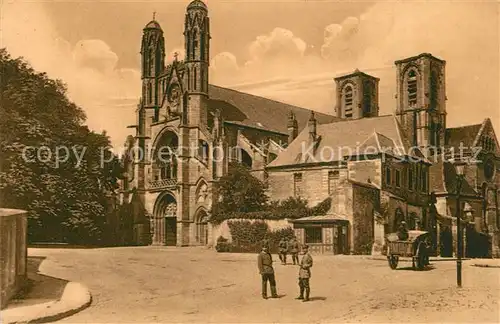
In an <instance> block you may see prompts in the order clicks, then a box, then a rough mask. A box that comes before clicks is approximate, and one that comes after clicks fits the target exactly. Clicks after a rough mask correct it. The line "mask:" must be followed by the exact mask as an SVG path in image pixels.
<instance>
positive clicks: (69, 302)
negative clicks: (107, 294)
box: [0, 282, 92, 324]
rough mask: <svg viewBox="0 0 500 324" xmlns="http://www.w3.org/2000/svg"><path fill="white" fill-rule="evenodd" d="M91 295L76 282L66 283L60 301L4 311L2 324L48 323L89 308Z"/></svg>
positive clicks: (1, 319)
mask: <svg viewBox="0 0 500 324" xmlns="http://www.w3.org/2000/svg"><path fill="white" fill-rule="evenodd" d="M91 303H92V295H91V294H90V292H89V290H88V289H87V287H85V286H84V285H82V284H80V283H78V282H68V283H67V284H66V287H65V288H64V291H63V294H62V296H61V299H59V300H56V301H51V302H47V303H43V304H36V305H31V306H24V307H23V306H22V307H16V308H11V309H6V310H4V311H2V312H1V315H0V321H1V322H2V323H4V324H21V323H49V322H54V321H58V320H60V319H63V318H65V317H68V316H71V315H73V314H75V313H78V312H80V311H82V310H84V309H85V308H87V307H89V306H90V304H91Z"/></svg>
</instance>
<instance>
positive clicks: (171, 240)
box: [165, 217, 177, 246]
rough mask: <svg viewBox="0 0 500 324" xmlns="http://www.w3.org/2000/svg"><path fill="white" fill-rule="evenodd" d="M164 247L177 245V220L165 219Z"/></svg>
mask: <svg viewBox="0 0 500 324" xmlns="http://www.w3.org/2000/svg"><path fill="white" fill-rule="evenodd" d="M165 245H167V246H175V245H177V218H176V217H165Z"/></svg>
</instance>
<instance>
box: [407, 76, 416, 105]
mask: <svg viewBox="0 0 500 324" xmlns="http://www.w3.org/2000/svg"><path fill="white" fill-rule="evenodd" d="M406 83H407V91H408V106H410V107H412V106H416V105H417V90H418V86H417V72H415V70H414V69H411V70H410V71H409V72H408V80H407V81H406Z"/></svg>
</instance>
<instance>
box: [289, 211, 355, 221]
mask: <svg viewBox="0 0 500 324" xmlns="http://www.w3.org/2000/svg"><path fill="white" fill-rule="evenodd" d="M347 220H348V219H347V216H345V215H341V214H333V213H330V214H327V215H319V216H307V217H302V218H297V219H293V220H290V221H289V222H291V223H316V222H317V223H331V222H335V221H347Z"/></svg>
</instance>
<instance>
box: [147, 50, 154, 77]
mask: <svg viewBox="0 0 500 324" xmlns="http://www.w3.org/2000/svg"><path fill="white" fill-rule="evenodd" d="M148 67H149V75H153V74H154V67H155V65H154V55H153V49H152V48H151V49H149V56H148Z"/></svg>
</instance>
